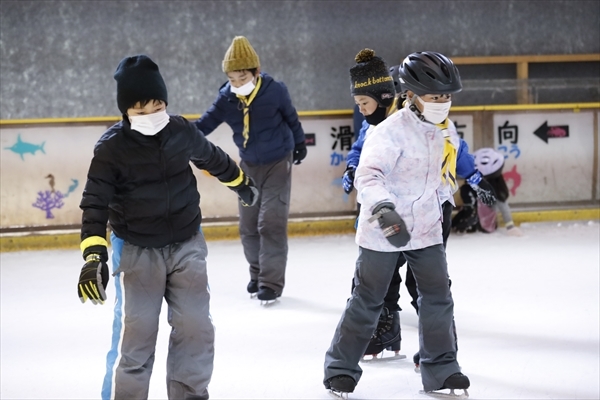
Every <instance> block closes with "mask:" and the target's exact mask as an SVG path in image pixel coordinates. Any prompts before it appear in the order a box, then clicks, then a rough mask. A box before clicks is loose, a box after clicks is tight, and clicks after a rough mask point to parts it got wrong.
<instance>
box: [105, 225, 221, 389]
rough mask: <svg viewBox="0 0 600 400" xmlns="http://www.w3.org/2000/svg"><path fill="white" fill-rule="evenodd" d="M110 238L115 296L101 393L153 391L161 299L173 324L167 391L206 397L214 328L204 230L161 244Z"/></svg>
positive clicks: (113, 236)
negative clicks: (142, 244) (145, 244)
mask: <svg viewBox="0 0 600 400" xmlns="http://www.w3.org/2000/svg"><path fill="white" fill-rule="evenodd" d="M111 240H112V247H113V254H112V262H113V270H114V273H113V276H114V282H115V286H116V301H115V318H114V322H113V336H112V346H111V350H110V351H109V353H108V355H107V360H106V376H105V378H104V384H103V387H102V399H103V400H108V399H113V398H114V399H123V400H124V399H128V400H129V399H147V398H148V388H149V384H150V375H151V374H152V368H153V365H154V351H155V347H156V337H157V334H158V325H159V315H160V311H161V306H162V301H163V298H164V299H165V300H166V301H167V304H168V306H169V308H168V317H167V319H168V321H169V324H170V325H171V327H172V330H171V335H170V338H169V353H168V356H167V394H168V397H169V399H208V390H207V387H208V384H209V382H210V379H211V376H212V371H213V358H214V338H215V331H214V327H213V324H212V321H211V317H210V314H209V300H210V293H209V288H208V278H207V274H206V256H207V252H208V250H207V247H206V242H205V240H204V236H203V235H202V233H201V232H198V233H197V234H196V235H194V236H193V237H192V238H190V239H188V240H187V241H185V242H182V243H176V244H172V245H169V246H166V247H162V248H142V247H138V246H134V245H132V244H129V243H125V242H124V241H123V240H121V239H119V238H117V237H116V236H115V235H114V234H113V235H112V236H111Z"/></svg>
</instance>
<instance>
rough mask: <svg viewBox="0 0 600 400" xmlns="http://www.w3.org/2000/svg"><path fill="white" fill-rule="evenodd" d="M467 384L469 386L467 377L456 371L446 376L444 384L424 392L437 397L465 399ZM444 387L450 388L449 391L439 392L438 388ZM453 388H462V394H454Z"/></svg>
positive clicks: (442, 388)
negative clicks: (436, 388)
mask: <svg viewBox="0 0 600 400" xmlns="http://www.w3.org/2000/svg"><path fill="white" fill-rule="evenodd" d="M469 386H471V382H470V381H469V378H468V377H467V376H466V375H463V374H462V373H461V372H457V373H455V374H452V375H450V376H449V377H448V378H446V380H445V381H444V385H443V386H442V387H441V388H439V389H438V390H433V391H431V392H424V393H425V394H428V395H430V396H432V397H438V398H452V399H466V398H468V397H469V392H468V391H467V389H468V388H469ZM444 389H450V393H444V392H440V390H444ZM455 389H459V390H462V391H463V392H462V394H456V392H454V390H455Z"/></svg>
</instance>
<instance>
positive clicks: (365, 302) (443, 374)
mask: <svg viewBox="0 0 600 400" xmlns="http://www.w3.org/2000/svg"><path fill="white" fill-rule="evenodd" d="M401 254H403V255H404V257H405V258H406V260H407V261H408V264H409V265H410V268H411V270H412V272H413V275H414V277H415V280H416V282H417V291H418V293H419V299H418V304H419V353H420V355H421V366H420V367H421V379H422V382H423V389H424V390H425V391H431V390H438V389H440V388H441V387H442V386H443V383H444V381H445V380H446V378H448V377H449V376H450V375H452V374H454V373H456V372H460V367H459V365H458V362H457V361H456V344H455V337H454V332H453V318H454V316H453V314H454V311H453V310H454V302H453V301H452V294H451V293H450V287H449V281H448V268H447V264H446V255H445V252H444V247H443V245H441V244H439V245H435V246H430V247H426V248H424V249H419V250H409V251H404V252H392V253H385V252H378V251H373V250H368V249H365V248H362V247H359V255H358V259H357V261H356V270H355V274H354V285H355V287H354V290H353V291H352V296H351V297H350V299H349V300H348V302H347V304H346V309H345V310H344V313H343V314H342V318H341V319H340V322H339V323H338V326H337V328H336V330H335V334H334V336H333V340H332V341H331V346H330V347H329V350H327V353H326V354H325V378H324V382H326V381H327V380H329V379H330V378H333V377H334V376H337V375H348V376H350V377H352V378H353V379H354V380H355V381H356V382H358V381H359V379H360V377H361V375H362V369H361V368H360V366H359V365H358V363H359V361H360V359H361V357H362V356H363V354H364V351H365V350H366V348H367V345H368V344H369V340H370V339H371V335H372V334H373V332H374V331H375V328H376V326H377V321H378V318H379V314H380V312H381V309H382V307H383V300H384V297H385V294H386V293H387V289H388V286H389V283H390V281H391V279H392V275H393V273H394V271H395V269H396V262H397V260H398V257H399V256H400V255H401Z"/></svg>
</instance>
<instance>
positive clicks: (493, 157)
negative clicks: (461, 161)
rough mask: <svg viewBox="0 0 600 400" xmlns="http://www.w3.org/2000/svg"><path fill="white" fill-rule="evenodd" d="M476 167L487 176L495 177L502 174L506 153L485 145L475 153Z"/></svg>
mask: <svg viewBox="0 0 600 400" xmlns="http://www.w3.org/2000/svg"><path fill="white" fill-rule="evenodd" d="M473 156H474V157H475V160H474V161H475V168H477V169H478V170H479V172H481V174H482V175H483V176H484V177H486V178H495V177H498V176H500V175H501V174H502V167H503V166H504V155H503V154H501V153H499V152H497V151H496V150H494V149H492V148H490V147H483V148H481V149H479V150H477V151H476V152H474V153H473Z"/></svg>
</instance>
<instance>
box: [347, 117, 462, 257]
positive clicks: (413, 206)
mask: <svg viewBox="0 0 600 400" xmlns="http://www.w3.org/2000/svg"><path fill="white" fill-rule="evenodd" d="M448 131H449V133H450V139H451V142H452V144H453V145H454V146H455V147H456V148H457V149H458V147H459V142H460V139H459V136H458V134H457V133H456V128H455V126H454V124H453V123H452V122H449V126H448ZM444 141H445V139H444V137H443V133H442V130H441V129H440V128H438V127H436V126H435V125H433V124H431V123H428V122H423V121H421V120H420V119H419V118H418V117H417V116H416V115H415V113H414V112H412V111H411V110H409V109H408V108H407V107H404V108H403V109H402V110H400V111H398V112H396V113H394V114H392V115H390V116H389V117H387V118H386V119H385V121H383V122H381V123H380V124H379V125H377V127H375V128H374V129H373V130H372V131H371V132H369V134H368V135H367V137H366V140H365V143H364V147H363V149H362V153H361V156H360V162H359V164H358V167H357V169H356V173H355V180H354V185H355V187H356V190H357V192H358V197H357V200H358V202H359V203H360V204H361V210H360V215H359V218H358V226H357V230H356V244H358V245H359V246H361V247H364V248H366V249H369V250H375V251H382V252H393V251H399V250H416V249H422V248H425V247H429V246H432V245H435V244H440V243H442V225H441V219H442V208H441V204H442V201H443V200H442V199H441V198H440V197H446V196H447V191H448V188H447V183H442V175H441V166H442V157H443V149H444ZM444 200H445V199H444ZM384 201H389V202H392V203H393V204H394V205H395V206H396V212H398V214H400V216H401V217H402V219H403V220H404V222H405V223H406V227H407V229H408V231H409V232H410V235H411V240H410V241H409V242H408V244H407V245H406V246H404V247H401V248H397V247H394V246H392V245H391V244H390V243H389V242H388V241H387V239H386V238H385V237H384V236H383V232H382V231H381V229H380V228H379V223H378V221H374V222H369V218H370V217H371V215H372V210H373V208H374V206H375V205H377V204H378V203H381V202H384Z"/></svg>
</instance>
